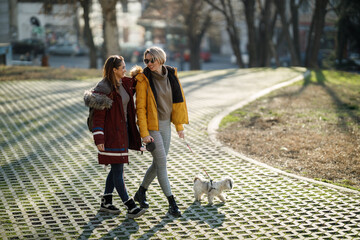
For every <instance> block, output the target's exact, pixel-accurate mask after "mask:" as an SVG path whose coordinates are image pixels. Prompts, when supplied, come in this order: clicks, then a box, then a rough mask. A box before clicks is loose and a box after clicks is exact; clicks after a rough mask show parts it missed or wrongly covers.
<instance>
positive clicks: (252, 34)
mask: <svg viewBox="0 0 360 240" xmlns="http://www.w3.org/2000/svg"><path fill="white" fill-rule="evenodd" d="M243 2H244V6H245V16H246V25H247V29H248V44H247V48H248V54H249V67H256V66H257V65H256V56H257V51H256V48H257V46H256V29H255V22H254V18H255V17H254V14H255V0H243Z"/></svg>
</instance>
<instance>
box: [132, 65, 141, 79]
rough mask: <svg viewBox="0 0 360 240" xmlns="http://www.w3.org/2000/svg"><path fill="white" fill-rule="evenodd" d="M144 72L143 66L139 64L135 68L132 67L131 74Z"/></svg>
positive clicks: (133, 75)
mask: <svg viewBox="0 0 360 240" xmlns="http://www.w3.org/2000/svg"><path fill="white" fill-rule="evenodd" d="M142 72H143V68H142V67H140V66H138V65H135V66H134V67H133V68H131V70H130V76H131V77H135V76H136V75H138V74H139V73H142Z"/></svg>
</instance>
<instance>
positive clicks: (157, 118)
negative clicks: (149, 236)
mask: <svg viewBox="0 0 360 240" xmlns="http://www.w3.org/2000/svg"><path fill="white" fill-rule="evenodd" d="M165 61H166V54H165V52H164V50H162V49H161V48H159V47H151V48H149V49H147V50H146V51H145V52H144V63H145V65H146V67H145V68H144V69H142V68H141V67H138V66H137V67H135V68H134V69H132V70H131V75H132V76H133V77H135V78H136V80H137V84H136V113H137V118H138V126H139V130H140V136H141V138H142V140H143V142H144V143H145V144H148V145H149V144H150V145H155V149H152V150H151V149H150V148H149V151H151V154H152V156H153V162H152V164H151V166H150V167H149V168H148V170H147V172H146V174H145V176H144V179H143V181H142V183H141V185H140V188H139V190H138V191H137V192H136V194H135V197H134V199H135V201H137V202H139V204H140V206H141V207H142V208H148V207H149V204H148V203H147V201H146V194H145V193H146V191H147V189H148V188H149V186H150V184H151V182H152V181H153V180H154V179H155V177H157V178H158V181H159V184H160V186H161V189H162V191H163V192H164V194H165V196H166V197H167V199H168V201H169V211H168V213H169V214H171V215H173V216H181V212H180V210H179V208H178V206H177V204H176V202H175V199H174V196H173V194H172V192H171V187H170V182H169V179H168V174H167V168H166V162H167V160H166V156H167V154H168V151H169V147H170V140H171V122H172V123H173V124H174V125H175V127H176V131H177V133H178V135H179V137H180V138H184V137H185V134H184V127H183V124H188V123H189V120H188V112H187V108H186V101H185V96H184V92H183V89H182V87H181V84H180V81H179V79H178V77H177V70H176V68H173V67H170V66H165V65H164V64H165ZM150 145H149V146H150Z"/></svg>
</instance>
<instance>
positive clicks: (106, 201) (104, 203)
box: [100, 194, 120, 214]
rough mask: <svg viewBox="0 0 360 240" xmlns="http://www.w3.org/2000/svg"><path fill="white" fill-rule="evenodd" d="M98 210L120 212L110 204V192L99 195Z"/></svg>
mask: <svg viewBox="0 0 360 240" xmlns="http://www.w3.org/2000/svg"><path fill="white" fill-rule="evenodd" d="M100 212H108V213H114V214H117V213H120V210H119V209H118V208H117V207H115V206H114V205H112V194H104V196H102V197H101V206H100Z"/></svg>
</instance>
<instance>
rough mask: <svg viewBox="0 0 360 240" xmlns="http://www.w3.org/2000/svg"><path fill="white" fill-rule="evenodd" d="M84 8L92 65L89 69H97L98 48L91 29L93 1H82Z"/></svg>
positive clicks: (86, 38) (86, 39)
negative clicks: (90, 15)
mask: <svg viewBox="0 0 360 240" xmlns="http://www.w3.org/2000/svg"><path fill="white" fill-rule="evenodd" d="M80 3H81V6H82V8H83V9H84V38H85V42H86V45H87V47H88V48H89V60H90V65H89V68H97V55H96V47H95V44H94V39H93V34H92V31H91V28H90V18H89V12H90V6H91V0H82V1H80Z"/></svg>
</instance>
